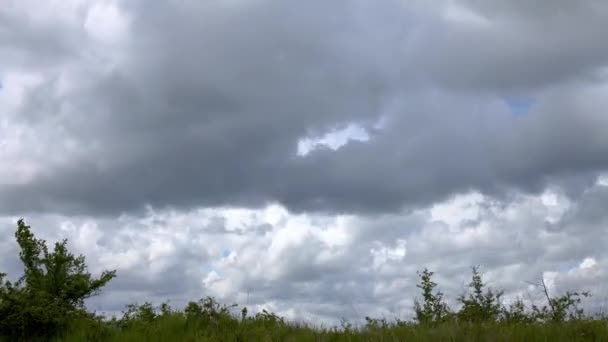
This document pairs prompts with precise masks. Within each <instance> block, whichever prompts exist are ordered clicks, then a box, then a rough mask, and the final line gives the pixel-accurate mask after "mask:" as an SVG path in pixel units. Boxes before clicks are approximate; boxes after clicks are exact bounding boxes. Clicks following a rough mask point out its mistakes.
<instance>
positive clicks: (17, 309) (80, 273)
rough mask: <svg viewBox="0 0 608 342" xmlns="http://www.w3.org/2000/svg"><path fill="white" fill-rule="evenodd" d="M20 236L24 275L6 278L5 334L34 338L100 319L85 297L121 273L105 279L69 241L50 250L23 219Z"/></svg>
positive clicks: (1, 291) (0, 292)
mask: <svg viewBox="0 0 608 342" xmlns="http://www.w3.org/2000/svg"><path fill="white" fill-rule="evenodd" d="M15 238H16V240H17V243H18V244H19V247H20V249H21V251H20V253H19V257H20V259H21V261H22V263H23V266H24V274H23V276H22V277H21V278H19V280H17V282H15V283H11V282H9V281H4V279H3V278H4V276H5V275H4V274H3V275H2V277H0V317H1V318H2V319H0V336H5V337H8V338H11V339H29V338H32V337H36V336H52V335H54V334H56V333H58V332H59V331H61V330H62V329H65V328H66V327H67V326H68V325H69V324H71V323H72V322H75V321H77V320H89V321H95V320H96V318H95V317H94V315H92V314H90V313H87V312H86V311H85V308H84V300H85V299H87V298H89V297H91V296H94V295H97V294H98V293H99V291H100V290H101V288H102V287H103V286H104V285H106V284H107V283H108V282H109V281H110V280H111V279H112V278H114V276H115V272H114V271H104V272H103V273H102V274H101V276H100V277H99V278H93V277H92V276H91V274H90V273H88V272H87V267H86V264H85V259H84V256H82V255H81V256H74V255H73V254H71V253H70V252H68V250H67V240H63V241H61V242H57V243H56V244H55V246H54V249H53V250H52V251H49V249H48V247H47V245H46V242H45V241H44V240H40V239H37V238H36V237H35V236H34V234H33V233H32V232H31V230H30V226H28V225H26V224H25V222H24V221H23V219H21V220H19V221H18V222H17V231H16V232H15Z"/></svg>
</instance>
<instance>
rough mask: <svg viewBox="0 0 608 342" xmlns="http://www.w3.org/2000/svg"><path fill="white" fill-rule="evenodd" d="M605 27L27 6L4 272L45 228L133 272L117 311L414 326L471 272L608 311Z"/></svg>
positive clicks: (1, 260)
mask: <svg viewBox="0 0 608 342" xmlns="http://www.w3.org/2000/svg"><path fill="white" fill-rule="evenodd" d="M606 32H608V3H607V2H606V1H603V0H581V1H569V0H559V1H549V0H547V1H540V0H539V1H525V0H521V1H520V0H516V1H514V0H493V1H482V0H433V1H428V0H420V1H417V0H414V1H404V0H383V1H375V0H374V1H372V0H334V1H323V0H307V1H301V0H280V1H279V0H207V1H195V0H158V1H146V0H124V1H120V0H47V1H37V0H3V1H1V2H0V83H1V87H0V270H2V271H4V272H7V273H9V274H10V275H11V276H13V277H17V276H18V275H19V274H20V271H21V265H20V264H19V261H18V250H17V246H16V244H15V242H14V239H13V232H14V229H15V222H16V220H17V219H18V218H19V217H24V218H26V220H27V222H28V223H30V224H31V225H32V227H33V230H34V232H35V233H36V234H38V235H39V236H40V237H43V238H45V239H48V240H49V241H55V240H57V239H61V238H68V239H69V244H70V248H72V250H74V251H76V252H78V253H83V254H84V255H85V256H86V257H87V260H88V263H89V267H90V270H91V271H92V272H100V271H101V270H103V269H116V270H117V274H118V277H117V279H115V280H114V281H113V282H112V283H111V284H110V285H109V286H108V287H107V288H106V290H105V292H104V293H103V294H102V295H101V296H100V297H98V298H95V299H93V300H91V301H90V302H89V307H90V308H91V309H94V310H98V311H104V312H118V311H120V310H121V309H123V308H124V306H125V305H126V304H128V303H132V302H139V303H142V302H144V301H152V302H154V303H160V302H161V301H164V300H170V301H171V303H173V304H174V305H176V306H181V305H183V304H184V303H185V302H186V301H187V300H190V299H198V298H201V297H204V296H208V295H209V296H214V297H216V298H217V299H218V300H220V301H221V302H225V303H233V302H236V303H239V304H244V305H248V306H249V307H250V308H251V309H253V310H254V311H255V310H260V309H262V308H267V309H270V310H272V311H275V312H277V313H279V314H281V315H284V316H286V317H287V318H291V319H304V320H307V321H311V322H325V323H328V324H331V323H332V322H337V321H338V320H339V319H340V318H342V317H344V318H346V319H348V320H351V321H358V320H361V319H362V318H363V317H365V316H376V317H380V316H384V317H387V318H393V317H400V318H407V317H409V315H411V308H412V304H413V299H414V298H415V297H416V295H417V290H418V289H417V288H416V282H417V276H416V271H417V270H421V269H422V268H424V267H429V268H430V269H431V270H433V271H435V272H437V281H438V283H439V284H440V288H441V290H443V291H444V292H446V294H447V296H449V297H452V298H455V297H456V296H457V295H459V294H461V293H462V292H463V290H464V286H465V284H466V283H467V282H468V279H469V273H470V272H469V267H470V266H471V265H481V270H482V271H483V273H484V276H485V278H486V279H487V281H488V283H490V284H491V285H492V286H495V287H499V288H503V289H505V290H506V293H507V296H506V299H507V300H511V299H513V298H515V297H517V296H520V297H523V298H525V299H529V300H537V301H540V300H541V298H542V297H540V296H539V293H538V289H535V288H534V287H533V286H530V285H529V284H528V282H533V281H538V280H539V279H541V277H542V278H544V280H545V281H546V282H547V284H549V286H550V289H551V291H552V293H555V294H558V293H561V292H562V291H564V290H566V289H572V290H591V291H592V292H593V293H594V295H595V300H594V303H596V305H603V304H602V303H605V304H608V300H607V299H606V298H608V297H607V296H608V289H606V288H604V286H603V285H602V284H605V283H606V282H607V281H608V252H607V249H606V246H608V235H607V232H608V231H607V227H608V226H607V224H608V210H606V208H607V207H606V206H607V205H608V176H607V175H608V173H607V171H608V113H606V108H608V45H607V44H605V38H606V37H605V36H606ZM539 303H540V302H539Z"/></svg>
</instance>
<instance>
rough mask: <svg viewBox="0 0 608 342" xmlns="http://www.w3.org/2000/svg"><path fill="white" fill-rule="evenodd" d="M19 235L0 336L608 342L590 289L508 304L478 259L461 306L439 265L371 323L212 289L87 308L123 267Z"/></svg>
mask: <svg viewBox="0 0 608 342" xmlns="http://www.w3.org/2000/svg"><path fill="white" fill-rule="evenodd" d="M15 238H16V240H17V243H18V244H19V247H20V249H21V251H20V253H19V256H20V258H21V261H22V262H23V265H24V274H23V275H22V276H21V277H20V278H19V279H18V280H17V281H16V282H14V283H12V282H10V281H7V280H6V279H5V278H6V274H2V273H0V341H3V340H6V341H33V340H43V341H46V340H56V341H63V340H69V341H144V340H145V341H180V340H188V341H207V340H209V341H250V340H253V341H285V340H289V341H301V340H302V341H371V340H390V341H402V340H407V341H411V340H413V341H471V340H480V341H485V340H492V341H521V340H531V341H534V340H542V341H547V340H551V341H577V340H589V341H596V340H597V341H599V340H602V341H603V340H606V341H608V321H606V320H605V319H603V318H600V317H591V316H589V315H586V314H585V312H584V311H583V309H582V308H580V304H581V299H582V298H584V297H587V296H589V294H588V293H586V292H584V293H577V292H567V293H566V294H564V295H562V296H557V297H551V296H549V293H548V291H547V287H546V286H545V284H544V283H543V282H541V283H540V285H541V289H543V290H544V291H543V292H544V295H545V299H546V303H545V304H544V305H540V306H537V305H531V306H529V307H527V306H526V305H525V304H524V302H523V301H522V300H517V301H515V302H513V303H511V304H509V305H508V306H507V305H504V304H503V300H502V296H503V292H502V291H500V290H496V289H493V288H490V287H488V286H486V284H484V282H483V279H482V275H481V273H480V272H479V269H478V268H477V267H474V268H473V269H472V277H471V282H470V283H469V284H468V292H467V293H466V294H463V295H461V296H459V297H458V298H457V301H458V303H459V308H458V310H453V309H452V308H450V307H449V306H448V305H447V303H446V302H445V300H444V295H443V293H442V292H441V291H438V290H437V284H436V283H435V282H434V281H433V272H431V271H429V270H427V269H425V270H423V271H422V272H420V273H419V277H420V280H419V284H418V285H417V287H418V288H419V289H420V291H421V298H420V300H416V301H415V304H414V312H415V318H414V319H413V320H412V321H402V320H398V319H393V320H389V319H386V318H371V317H366V318H365V320H366V321H365V324H364V325H363V326H356V327H354V326H353V325H352V324H350V323H348V322H347V321H343V322H342V324H341V325H340V326H339V327H332V328H323V327H312V326H309V325H306V324H298V323H292V322H287V321H286V320H284V319H283V318H282V317H279V316H277V315H275V314H273V313H271V312H268V311H262V312H260V313H256V314H255V315H251V314H249V313H248V312H247V308H246V307H243V308H241V309H240V310H239V309H238V308H237V307H236V305H232V306H225V305H221V304H219V303H217V302H216V301H215V300H214V299H213V298H209V297H208V298H205V299H202V300H200V301H197V302H190V303H188V304H187V305H186V307H185V308H183V309H174V308H171V307H170V306H169V305H168V304H161V305H160V306H153V305H152V304H150V303H145V304H143V305H134V304H132V305H129V306H127V307H126V309H125V310H124V311H123V313H122V316H121V317H119V318H117V317H113V318H111V319H107V318H105V317H102V316H99V315H96V314H94V313H91V312H88V311H87V310H86V308H85V305H84V301H85V300H86V299H87V298H89V297H91V296H94V295H97V294H98V293H99V292H100V290H101V288H102V287H103V286H105V285H106V284H107V283H108V282H109V281H111V280H112V279H113V278H114V277H115V276H116V273H115V271H104V272H102V274H101V275H100V276H99V277H97V278H96V277H93V276H92V275H91V274H90V273H88V271H87V267H86V263H85V259H84V257H83V256H75V255H73V254H71V253H70V252H69V251H68V250H67V240H63V241H61V242H58V243H56V244H55V246H54V248H53V249H52V250H49V248H48V247H47V245H46V242H45V241H44V240H40V239H37V238H36V237H35V236H34V235H33V233H32V232H31V229H30V227H29V226H28V225H26V224H25V222H24V221H23V220H19V221H18V223H17V230H16V232H15Z"/></svg>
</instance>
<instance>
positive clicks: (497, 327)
mask: <svg viewBox="0 0 608 342" xmlns="http://www.w3.org/2000/svg"><path fill="white" fill-rule="evenodd" d="M91 340H98V341H608V322H607V321H603V320H577V321H568V322H564V323H560V324H551V323H547V324H512V325H509V324H505V323H483V324H466V323H443V324H440V325H436V326H419V325H414V324H401V325H397V324H391V325H387V326H383V327H378V326H366V327H363V328H361V329H346V330H343V329H340V330H338V329H335V328H334V329H321V328H314V327H310V326H306V325H297V324H290V323H285V322H283V321H281V320H276V319H274V318H272V317H270V318H268V317H258V318H256V317H252V318H247V319H245V320H239V319H236V318H232V317H229V316H218V317H217V318H212V319H208V318H192V317H190V318H187V317H186V315H184V314H182V313H169V314H164V315H159V316H157V317H154V318H152V319H149V320H147V321H144V320H141V319H133V320H131V322H129V323H127V324H123V325H121V324H119V322H118V321H114V322H105V323H97V324H93V325H92V324H90V322H89V323H83V324H76V325H75V326H73V327H72V329H70V330H69V332H67V333H66V334H65V335H63V336H61V337H58V338H56V339H55V341H91Z"/></svg>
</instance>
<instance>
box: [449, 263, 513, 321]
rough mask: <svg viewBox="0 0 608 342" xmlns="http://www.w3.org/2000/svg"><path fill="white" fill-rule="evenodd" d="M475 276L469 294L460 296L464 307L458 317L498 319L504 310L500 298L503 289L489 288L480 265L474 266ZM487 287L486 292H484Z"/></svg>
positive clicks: (480, 319) (462, 319) (461, 318)
mask: <svg viewBox="0 0 608 342" xmlns="http://www.w3.org/2000/svg"><path fill="white" fill-rule="evenodd" d="M472 270H473V276H472V279H471V283H469V289H470V293H469V294H468V296H466V295H462V296H460V297H458V301H459V302H460V303H461V304H462V308H461V309H460V311H458V313H457V316H458V319H459V320H461V321H465V322H471V323H481V322H493V321H497V320H498V318H499V317H500V314H501V312H503V309H502V305H501V302H500V298H501V297H502V295H503V292H502V291H496V290H493V289H491V288H487V289H486V286H485V284H484V283H483V280H482V277H481V274H480V273H479V269H478V267H473V268H472ZM484 289H485V292H484Z"/></svg>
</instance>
